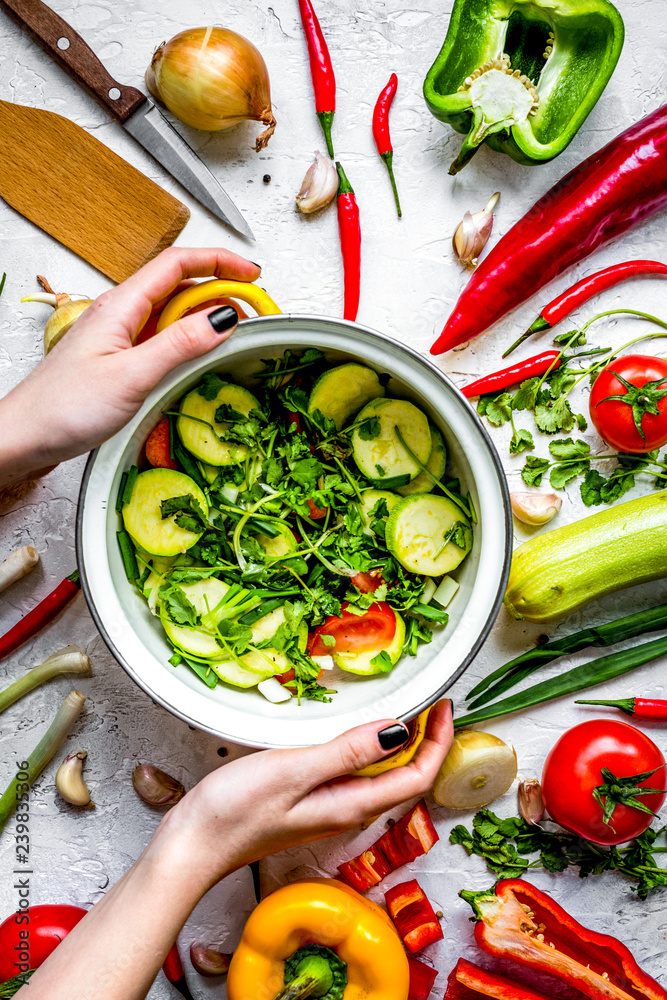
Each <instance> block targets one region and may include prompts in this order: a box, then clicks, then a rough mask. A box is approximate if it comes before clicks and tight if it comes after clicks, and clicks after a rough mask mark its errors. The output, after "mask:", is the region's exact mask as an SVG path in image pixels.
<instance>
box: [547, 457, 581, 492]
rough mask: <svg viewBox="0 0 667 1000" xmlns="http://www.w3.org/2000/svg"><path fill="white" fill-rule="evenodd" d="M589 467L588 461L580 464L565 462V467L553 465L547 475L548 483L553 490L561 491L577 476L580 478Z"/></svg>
mask: <svg viewBox="0 0 667 1000" xmlns="http://www.w3.org/2000/svg"><path fill="white" fill-rule="evenodd" d="M590 467H591V463H590V462H589V461H588V459H585V460H582V461H581V462H567V463H566V464H565V465H554V467H553V469H552V470H551V473H550V475H549V482H550V483H551V485H552V486H553V488H554V489H555V490H562V489H563V487H565V486H567V484H568V483H571V482H572V480H573V479H576V478H577V476H582V475H583V474H584V473H585V472H587V471H588V470H589V469H590Z"/></svg>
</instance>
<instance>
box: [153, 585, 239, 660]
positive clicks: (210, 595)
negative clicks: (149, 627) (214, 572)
mask: <svg viewBox="0 0 667 1000" xmlns="http://www.w3.org/2000/svg"><path fill="white" fill-rule="evenodd" d="M180 589H181V590H182V591H183V593H184V594H185V596H186V597H187V599H188V600H189V601H190V602H191V603H192V604H193V605H194V606H195V609H196V611H197V613H198V614H199V615H205V614H207V613H208V612H209V611H212V610H213V609H214V608H215V607H216V606H217V605H218V604H219V603H220V601H221V600H222V599H223V597H224V596H225V594H226V593H227V591H228V590H229V587H228V586H227V584H226V583H223V582H222V580H218V579H217V578H216V577H214V576H211V577H209V578H208V579H207V580H197V582H196V583H183V584H180ZM161 620H162V626H163V628H164V630H165V632H166V633H167V638H168V639H169V641H170V642H171V643H172V644H173V645H174V646H177V647H178V648H179V649H182V650H184V651H185V652H186V653H192V655H193V656H202V657H206V658H207V659H209V660H223V659H225V657H226V655H227V654H226V653H225V651H224V650H223V649H221V648H220V646H219V645H218V643H217V642H216V640H215V634H214V633H213V632H212V631H211V630H205V629H203V628H191V627H190V626H189V625H176V624H175V623H174V622H172V621H170V620H169V619H168V618H167V617H166V616H164V615H163V616H162V619H161Z"/></svg>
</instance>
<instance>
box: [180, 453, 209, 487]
mask: <svg viewBox="0 0 667 1000" xmlns="http://www.w3.org/2000/svg"><path fill="white" fill-rule="evenodd" d="M174 458H175V459H176V461H177V462H178V463H179V465H181V466H182V468H183V471H184V472H185V474H186V476H189V477H190V479H194V481H195V482H196V484H197V486H198V487H199V488H200V489H201V490H205V489H206V488H207V486H208V483H207V482H206V480H205V479H204V477H203V476H202V474H201V472H200V471H199V469H198V468H197V463H196V462H195V461H194V460H193V459H192V458H191V457H190V454H189V452H187V451H186V450H185V448H184V447H183V445H182V444H181V443H180V441H176V443H175V444H174Z"/></svg>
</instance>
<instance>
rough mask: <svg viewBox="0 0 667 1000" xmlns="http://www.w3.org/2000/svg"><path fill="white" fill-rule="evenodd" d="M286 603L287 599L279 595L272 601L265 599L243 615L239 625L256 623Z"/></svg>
mask: <svg viewBox="0 0 667 1000" xmlns="http://www.w3.org/2000/svg"><path fill="white" fill-rule="evenodd" d="M284 603H285V599H284V598H283V597H277V598H276V599H275V600H272V601H263V602H262V603H261V604H260V605H259V606H258V607H256V608H254V610H252V611H248V612H246V614H244V615H241V617H240V618H239V619H238V622H239V625H254V624H255V622H258V621H259V620H260V618H263V617H264V616H265V615H269V614H271V612H272V611H275V610H276V609H277V608H282V606H283V604H284Z"/></svg>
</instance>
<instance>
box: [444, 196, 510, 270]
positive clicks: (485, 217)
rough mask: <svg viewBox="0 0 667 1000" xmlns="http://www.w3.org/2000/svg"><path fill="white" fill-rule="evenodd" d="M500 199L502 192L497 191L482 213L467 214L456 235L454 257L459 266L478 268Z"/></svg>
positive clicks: (453, 242) (471, 268) (454, 238)
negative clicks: (494, 211)
mask: <svg viewBox="0 0 667 1000" xmlns="http://www.w3.org/2000/svg"><path fill="white" fill-rule="evenodd" d="M499 198H500V192H499V191H496V193H495V194H494V195H493V197H492V198H491V199H490V200H489V202H488V204H487V205H486V206H485V208H483V209H482V211H481V212H475V213H474V214H471V213H470V212H466V214H465V215H464V216H463V219H462V220H461V222H460V223H459V225H458V226H457V229H456V232H455V233H454V237H453V239H452V246H453V248H454V256H455V257H456V259H457V260H458V262H459V264H463V266H464V267H467V268H469V269H470V270H474V269H475V268H476V267H477V264H478V258H479V255H480V254H481V252H482V250H483V249H484V247H485V246H486V244H487V242H488V240H489V236H490V235H491V231H492V229H493V210H494V208H495V207H496V203H497V201H498V199H499Z"/></svg>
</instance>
